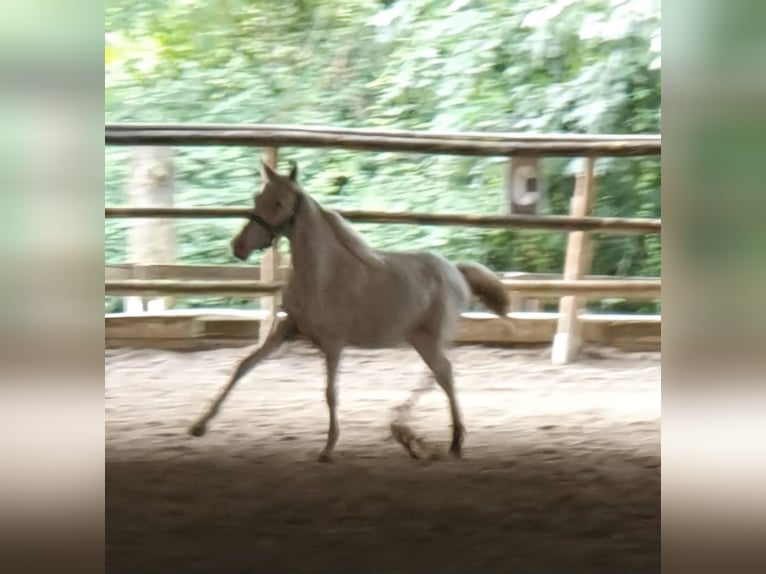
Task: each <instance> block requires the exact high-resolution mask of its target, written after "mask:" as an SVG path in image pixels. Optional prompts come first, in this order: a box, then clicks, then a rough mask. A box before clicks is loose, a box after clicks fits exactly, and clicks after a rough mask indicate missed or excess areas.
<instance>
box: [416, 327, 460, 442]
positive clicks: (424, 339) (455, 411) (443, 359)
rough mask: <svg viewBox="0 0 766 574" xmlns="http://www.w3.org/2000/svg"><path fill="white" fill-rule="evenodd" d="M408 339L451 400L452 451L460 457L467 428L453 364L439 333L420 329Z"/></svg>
mask: <svg viewBox="0 0 766 574" xmlns="http://www.w3.org/2000/svg"><path fill="white" fill-rule="evenodd" d="M408 340H409V342H410V344H411V345H412V346H413V347H414V348H415V350H416V351H417V352H418V354H419V355H420V357H421V358H422V359H423V361H424V362H425V363H426V365H428V367H429V368H430V369H431V371H433V374H434V377H435V378H436V382H437V383H439V386H440V387H441V388H442V389H444V392H445V393H446V395H447V399H448V400H449V406H450V413H451V415H452V444H451V445H450V452H451V453H452V454H453V455H454V456H456V457H460V455H461V452H462V446H463V435H464V434H465V430H464V427H463V422H462V420H461V416H460V407H459V405H458V402H457V396H456V394H455V384H454V380H453V377H452V364H451V363H450V361H449V359H448V358H447V356H446V355H445V354H444V345H443V343H442V340H441V338H440V337H439V336H438V335H434V334H433V333H432V332H430V331H428V330H419V331H416V332H414V333H412V334H411V335H410V336H409V337H408Z"/></svg>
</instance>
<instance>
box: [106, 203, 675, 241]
mask: <svg viewBox="0 0 766 574" xmlns="http://www.w3.org/2000/svg"><path fill="white" fill-rule="evenodd" d="M336 211H337V213H338V214H339V215H341V216H342V217H343V218H345V219H347V220H349V221H352V222H357V223H403V224H414V225H454V226H464V227H483V228H497V229H510V228H517V229H545V230H548V231H562V232H569V231H592V232H594V233H604V234H607V233H608V234H622V235H626V234H639V235H641V234H643V235H646V234H656V233H660V232H661V220H660V219H631V218H622V217H572V216H569V215H462V214H452V213H444V214H436V213H413V212H399V213H397V212H385V211H361V210H336ZM251 213H252V208H247V207H107V208H105V210H104V215H105V217H106V218H107V219H117V218H133V219H135V218H138V219H142V218H153V219H165V218H169V219H207V218H238V219H241V218H247V217H249V216H250V214H251Z"/></svg>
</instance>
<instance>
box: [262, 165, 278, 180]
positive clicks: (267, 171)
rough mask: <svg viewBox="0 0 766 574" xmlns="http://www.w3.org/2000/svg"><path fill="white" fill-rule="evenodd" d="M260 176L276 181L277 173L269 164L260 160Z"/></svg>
mask: <svg viewBox="0 0 766 574" xmlns="http://www.w3.org/2000/svg"><path fill="white" fill-rule="evenodd" d="M261 176H262V177H263V178H264V179H265V180H267V181H276V180H277V179H278V177H279V176H278V174H277V172H276V171H274V168H272V167H271V166H270V165H269V164H267V163H266V162H265V161H263V160H261Z"/></svg>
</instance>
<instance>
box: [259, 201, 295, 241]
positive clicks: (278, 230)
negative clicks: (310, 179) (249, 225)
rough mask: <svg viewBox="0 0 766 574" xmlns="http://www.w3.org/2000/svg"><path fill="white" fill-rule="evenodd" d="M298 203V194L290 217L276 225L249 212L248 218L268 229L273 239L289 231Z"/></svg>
mask: <svg viewBox="0 0 766 574" xmlns="http://www.w3.org/2000/svg"><path fill="white" fill-rule="evenodd" d="M300 204H301V196H300V195H298V196H297V197H296V199H295V206H294V207H293V213H292V214H291V215H290V217H288V218H287V219H285V220H284V221H283V222H282V223H280V224H278V225H272V224H271V223H269V222H268V221H266V220H265V219H263V217H261V216H260V215H257V214H255V213H253V214H251V215H250V217H249V219H250V221H252V222H253V223H255V224H257V225H260V226H261V227H263V228H264V229H265V230H266V231H268V232H269V235H271V239H272V240H273V239H274V238H275V237H277V236H279V235H284V234H285V232H286V231H289V230H290V229H291V228H292V226H293V225H294V224H295V218H296V217H297V216H298V211H299V208H300Z"/></svg>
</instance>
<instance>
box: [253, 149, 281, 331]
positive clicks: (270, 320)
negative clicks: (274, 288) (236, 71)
mask: <svg viewBox="0 0 766 574" xmlns="http://www.w3.org/2000/svg"><path fill="white" fill-rule="evenodd" d="M263 161H264V162H265V163H266V164H268V165H269V166H270V167H272V168H274V169H277V162H278V151H277V148H275V147H269V148H266V149H265V150H264V158H263ZM278 278H279V238H276V239H274V242H273V243H272V244H271V247H269V248H268V249H267V250H266V251H265V252H264V254H263V257H262V258H261V281H276V280H278ZM280 304H281V295H280V294H279V293H274V294H273V295H267V296H264V297H261V308H262V309H264V310H266V311H267V312H268V315H267V317H265V318H263V319H262V320H261V322H260V327H259V329H258V340H259V342H260V343H263V341H264V340H266V337H267V336H268V334H269V332H270V331H271V329H272V328H273V327H274V325H275V323H276V321H277V312H278V311H279V307H280Z"/></svg>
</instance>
